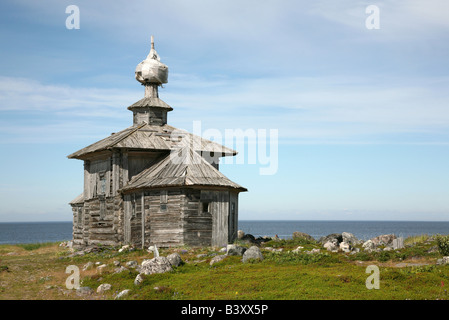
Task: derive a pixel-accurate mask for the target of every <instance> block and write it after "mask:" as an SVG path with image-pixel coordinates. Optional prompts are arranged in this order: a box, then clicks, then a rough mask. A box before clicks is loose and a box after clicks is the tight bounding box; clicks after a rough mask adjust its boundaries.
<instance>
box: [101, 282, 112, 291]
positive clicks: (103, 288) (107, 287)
mask: <svg viewBox="0 0 449 320" xmlns="http://www.w3.org/2000/svg"><path fill="white" fill-rule="evenodd" d="M111 288H112V286H111V285H110V284H109V283H103V284H100V285H99V286H98V288H97V293H104V292H105V291H108V290H111Z"/></svg>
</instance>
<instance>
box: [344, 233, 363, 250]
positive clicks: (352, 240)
mask: <svg viewBox="0 0 449 320" xmlns="http://www.w3.org/2000/svg"><path fill="white" fill-rule="evenodd" d="M341 237H342V239H343V241H342V242H346V243H347V244H349V245H350V246H352V247H353V246H355V245H358V244H359V243H360V242H361V241H360V240H358V239H357V238H356V237H355V236H354V235H353V234H352V233H349V232H342V234H341Z"/></svg>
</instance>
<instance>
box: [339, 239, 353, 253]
mask: <svg viewBox="0 0 449 320" xmlns="http://www.w3.org/2000/svg"><path fill="white" fill-rule="evenodd" d="M339 246H340V250H341V251H343V252H351V249H352V248H351V245H350V244H349V243H347V242H344V241H343V242H340V245H339Z"/></svg>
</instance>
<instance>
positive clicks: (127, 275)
mask: <svg viewBox="0 0 449 320" xmlns="http://www.w3.org/2000/svg"><path fill="white" fill-rule="evenodd" d="M422 239H424V238H422ZM300 240H303V239H300ZM298 245H301V246H303V247H304V249H302V250H301V251H300V252H298V253H294V252H291V250H293V249H295V248H296V247H297V246H298ZM246 246H247V247H249V245H246ZM264 246H266V247H268V246H270V247H277V248H283V249H284V250H283V251H281V252H271V251H269V250H265V249H263V247H264ZM264 246H262V252H263V256H264V259H263V261H253V262H251V263H242V262H241V257H238V256H229V257H226V258H225V259H224V260H222V261H221V262H219V263H216V264H214V265H212V266H210V265H209V261H210V259H211V258H212V257H211V256H207V257H202V258H200V259H198V258H197V257H196V256H197V255H198V254H210V253H214V252H215V253H216V252H217V251H216V250H214V249H213V248H189V247H184V248H171V249H168V248H167V249H160V254H161V255H162V256H166V255H168V254H170V253H172V252H179V253H180V255H181V257H182V259H183V261H184V262H185V263H183V264H182V265H181V266H179V267H177V268H174V270H173V271H172V272H168V273H164V274H154V275H147V276H145V277H144V281H143V282H142V284H141V285H139V286H136V285H134V280H135V278H136V276H137V275H138V272H137V271H135V270H133V269H130V270H128V271H125V272H121V273H118V274H114V269H115V266H114V264H113V262H114V261H119V262H121V263H122V265H125V263H126V262H127V261H130V260H137V261H138V262H139V264H140V263H141V262H142V260H143V259H149V258H152V257H153V255H152V254H150V253H148V252H146V251H144V250H135V251H131V252H122V253H119V252H118V251H117V248H106V247H105V248H103V250H101V251H100V252H95V253H90V254H86V255H84V256H76V257H70V256H69V255H70V252H69V250H68V249H66V248H62V247H59V246H58V244H48V245H46V244H37V245H36V246H29V247H28V246H27V247H23V246H22V245H17V246H0V262H1V264H0V265H1V267H0V271H1V272H0V299H47V300H52V299H114V297H115V296H116V294H117V293H118V292H120V291H122V290H124V289H131V291H130V294H129V295H128V296H126V297H125V298H124V299H135V300H144V299H151V300H186V299H188V300H190V299H191V300H210V299H227V300H240V299H242V300H271V299H274V300H317V299H320V300H322V299H332V300H334V299H338V300H354V299H357V300H359V299H361V300H371V299H386V300H404V299H423V300H424V299H430V300H432V299H447V298H448V297H447V291H446V289H445V288H447V286H449V266H441V265H436V264H435V262H436V259H438V258H440V257H441V253H440V252H438V251H436V252H435V251H430V250H429V249H430V248H432V247H434V246H436V240H429V238H427V239H425V240H422V241H414V245H410V246H406V247H405V248H403V249H401V250H396V251H381V252H372V253H368V252H364V251H361V252H359V253H356V254H347V253H341V252H340V253H331V252H328V251H326V250H324V249H322V248H321V251H320V253H315V254H310V253H306V251H310V250H311V249H316V248H320V246H319V245H318V244H316V243H314V242H307V243H306V242H299V241H297V240H281V241H270V242H269V243H266V244H264ZM11 253H14V254H11ZM197 260H200V262H198V261H197ZM202 260H205V261H203V262H201V261H202ZM88 261H91V262H94V263H95V262H100V263H102V264H103V263H104V264H107V266H108V267H107V268H106V269H105V271H104V272H103V273H102V274H98V273H97V272H96V268H95V267H93V268H92V269H89V270H86V271H84V270H82V267H83V265H84V264H86V263H87V262H88ZM194 261H196V262H194ZM417 261H418V262H420V263H427V265H416V266H410V267H407V266H406V267H397V266H396V265H397V264H398V263H399V262H408V263H415V262H417ZM68 265H76V266H78V267H79V269H80V275H81V286H88V287H91V288H92V289H93V290H94V291H96V289H97V287H98V286H99V285H100V284H103V283H109V284H111V285H112V289H111V290H110V291H106V292H105V293H104V294H97V293H96V292H94V293H93V294H92V295H91V296H88V297H84V296H78V295H76V293H75V291H73V290H72V291H70V290H67V289H66V288H65V280H66V279H67V277H68V274H65V268H66V267H67V266H68ZM369 265H376V266H378V267H379V270H380V289H379V290H376V289H371V290H369V289H367V288H366V285H365V281H366V279H367V277H368V276H369V274H367V273H366V268H367V266H369ZM6 266H7V268H4V267H6Z"/></svg>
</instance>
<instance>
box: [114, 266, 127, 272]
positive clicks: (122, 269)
mask: <svg viewBox="0 0 449 320" xmlns="http://www.w3.org/2000/svg"><path fill="white" fill-rule="evenodd" d="M123 271H128V269H127V268H125V267H124V266H121V267H119V268H115V269H114V273H120V272H123Z"/></svg>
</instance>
